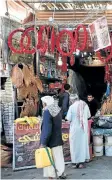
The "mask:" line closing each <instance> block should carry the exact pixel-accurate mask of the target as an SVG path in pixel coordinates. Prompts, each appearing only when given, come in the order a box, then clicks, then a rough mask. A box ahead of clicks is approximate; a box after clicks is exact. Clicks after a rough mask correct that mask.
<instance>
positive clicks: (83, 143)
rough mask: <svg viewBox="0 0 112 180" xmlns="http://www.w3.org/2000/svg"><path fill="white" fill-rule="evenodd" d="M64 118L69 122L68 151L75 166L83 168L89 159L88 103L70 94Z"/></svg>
mask: <svg viewBox="0 0 112 180" xmlns="http://www.w3.org/2000/svg"><path fill="white" fill-rule="evenodd" d="M70 101H71V104H72V105H71V106H70V107H69V110H68V113H67V116H66V119H67V120H68V121H69V122H70V137H69V138H70V153H71V160H72V163H73V164H74V167H75V168H83V167H84V163H85V162H86V160H89V159H90V154H89V142H88V118H90V117H91V115H90V111H89V107H88V105H87V104H86V103H85V102H84V101H82V100H79V98H78V95H77V94H71V96H70Z"/></svg>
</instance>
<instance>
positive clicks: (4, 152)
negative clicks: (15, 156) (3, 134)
mask: <svg viewBox="0 0 112 180" xmlns="http://www.w3.org/2000/svg"><path fill="white" fill-rule="evenodd" d="M0 146H1V147H0V148H1V151H0V159H1V163H0V167H8V164H10V163H11V156H12V150H11V149H10V148H8V147H7V146H4V145H0Z"/></svg>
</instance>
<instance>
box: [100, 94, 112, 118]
mask: <svg viewBox="0 0 112 180" xmlns="http://www.w3.org/2000/svg"><path fill="white" fill-rule="evenodd" d="M104 114H112V92H111V94H110V96H109V97H108V99H107V100H106V101H105V102H104V103H103V105H102V107H101V115H104Z"/></svg>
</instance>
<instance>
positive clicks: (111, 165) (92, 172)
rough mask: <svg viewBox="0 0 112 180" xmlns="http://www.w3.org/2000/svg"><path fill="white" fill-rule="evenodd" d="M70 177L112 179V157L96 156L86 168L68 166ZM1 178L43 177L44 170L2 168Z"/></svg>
mask: <svg viewBox="0 0 112 180" xmlns="http://www.w3.org/2000/svg"><path fill="white" fill-rule="evenodd" d="M66 173H67V174H68V179H112V157H100V158H95V159H94V160H93V161H92V162H90V163H88V164H87V167H86V168H85V169H82V170H79V169H72V168H71V165H67V166H66ZM1 176H2V177H1V179H30V180H31V179H43V176H42V170H37V169H28V170H22V171H16V172H13V171H12V169H11V168H9V169H7V168H4V169H2V172H1Z"/></svg>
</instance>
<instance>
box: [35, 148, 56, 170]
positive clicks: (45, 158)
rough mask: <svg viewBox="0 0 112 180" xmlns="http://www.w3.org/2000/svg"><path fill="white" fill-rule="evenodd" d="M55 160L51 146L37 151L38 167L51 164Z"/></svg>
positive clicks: (36, 160)
mask: <svg viewBox="0 0 112 180" xmlns="http://www.w3.org/2000/svg"><path fill="white" fill-rule="evenodd" d="M52 162H53V158H52V152H51V149H50V148H40V149H37V150H36V151H35V163H36V167H37V168H44V167H48V166H51V165H52V164H51V163H52Z"/></svg>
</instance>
